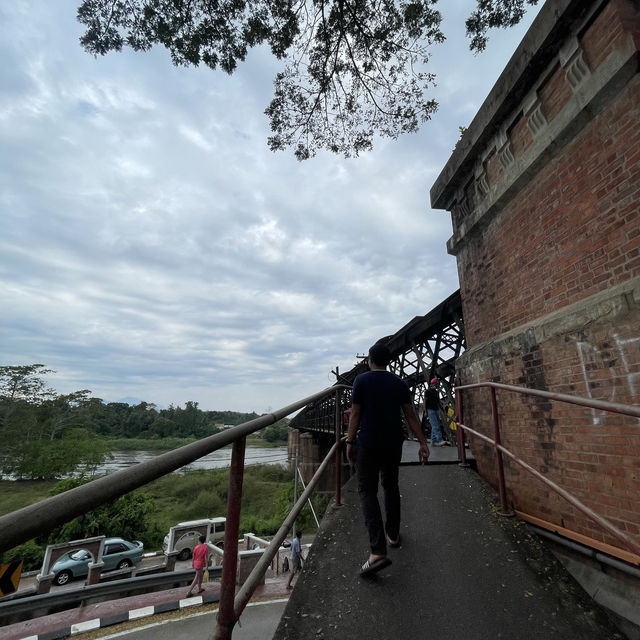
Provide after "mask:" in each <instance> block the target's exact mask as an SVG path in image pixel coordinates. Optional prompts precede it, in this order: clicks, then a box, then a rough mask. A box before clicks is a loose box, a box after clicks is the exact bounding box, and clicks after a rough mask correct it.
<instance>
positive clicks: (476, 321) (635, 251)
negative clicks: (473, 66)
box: [457, 0, 640, 547]
mask: <svg viewBox="0 0 640 640" xmlns="http://www.w3.org/2000/svg"><path fill="white" fill-rule="evenodd" d="M639 34H640V26H639V19H638V13H637V10H636V9H634V8H633V7H632V6H631V4H630V3H629V2H627V1H626V0H612V1H611V2H610V3H609V4H608V5H607V6H605V7H604V9H603V10H602V11H601V12H600V14H599V15H598V16H596V18H595V20H594V21H593V22H592V23H591V24H590V25H589V26H588V27H587V28H586V29H585V31H584V33H583V34H582V36H581V44H582V47H583V50H584V58H585V61H586V62H587V64H588V65H589V67H590V69H591V70H592V71H596V70H597V68H598V66H599V65H601V64H602V63H603V62H604V61H605V60H606V57H607V56H608V55H609V54H610V53H611V52H612V51H614V50H615V49H616V47H619V46H622V43H624V42H626V43H628V42H629V39H630V38H632V39H634V40H635V42H640V37H639ZM572 95H573V94H572V91H571V89H570V87H569V85H568V84H567V81H566V79H565V76H564V71H563V70H562V69H561V68H560V67H558V68H556V69H555V70H553V72H552V73H551V74H550V75H549V78H548V79H547V81H546V82H545V84H544V85H543V86H542V87H540V88H539V90H538V96H539V98H540V100H541V102H542V111H543V113H544V115H545V117H546V118H547V121H548V122H550V123H552V122H553V119H554V118H555V117H557V116H558V114H560V113H561V111H562V109H563V107H564V106H565V105H566V104H567V103H568V101H569V100H571V99H572ZM638 123H640V75H639V74H638V73H636V75H635V76H633V78H632V79H631V80H630V82H628V84H627V85H626V87H624V88H623V89H622V90H621V91H620V92H619V93H618V94H617V95H616V96H615V98H614V99H613V100H612V101H611V102H609V103H608V105H607V106H605V107H604V108H603V109H602V110H601V111H600V112H599V113H598V115H597V116H596V117H594V118H593V119H592V120H591V121H590V122H589V123H588V124H586V126H584V127H583V128H582V129H581V130H580V131H579V133H578V134H577V135H576V137H574V138H573V139H572V140H571V141H570V142H569V143H567V144H566V145H565V146H564V147H563V148H562V149H560V150H559V151H558V152H557V153H556V155H554V156H553V157H552V159H551V160H549V162H548V163H547V165H546V166H544V167H543V168H542V169H540V170H539V171H538V173H537V174H536V175H535V177H533V178H532V179H531V180H530V181H529V182H528V183H527V184H526V186H525V187H523V188H522V190H521V191H520V192H519V193H518V194H517V195H516V196H515V197H514V198H513V199H512V200H511V201H510V202H509V203H508V204H507V205H506V207H505V208H504V209H503V210H502V211H500V212H499V213H497V214H496V215H495V216H494V217H493V218H492V219H491V220H490V222H488V223H487V224H485V225H482V228H481V229H479V230H478V231H476V232H475V233H472V234H469V235H468V236H466V237H465V238H464V240H463V242H461V243H460V245H459V248H458V249H457V259H458V270H459V276H460V283H461V293H462V301H463V307H464V319H465V335H466V339H467V344H468V347H469V351H468V352H467V353H466V354H464V355H463V357H462V358H461V360H460V366H459V368H458V371H459V374H460V375H461V377H462V381H463V383H470V382H477V381H483V380H493V381H497V382H503V383H507V384H516V385H521V386H526V387H533V388H537V389H547V390H552V391H555V392H560V393H567V394H570V395H577V396H582V397H590V398H595V399H600V400H607V401H613V402H620V403H628V404H636V405H637V404H638V403H639V402H640V295H638V284H637V283H638V280H637V279H638V278H640V126H639V125H638ZM509 137H510V141H511V145H512V149H513V153H514V156H515V158H516V162H518V159H519V158H521V157H522V155H523V153H524V152H525V151H526V149H527V148H528V147H529V146H530V145H532V144H535V143H537V142H536V140H535V139H534V137H533V136H532V134H531V132H530V131H529V130H528V128H527V126H526V120H525V118H524V117H522V116H521V117H520V118H519V119H516V121H515V124H514V126H513V127H512V128H511V130H510V132H509ZM485 168H486V170H487V177H488V179H489V182H490V185H492V184H495V183H496V182H497V181H498V180H499V179H500V178H501V175H502V173H501V170H500V168H499V167H498V165H497V164H496V163H495V157H492V158H489V161H488V163H487V164H486V165H485ZM625 284H626V285H628V288H629V291H631V290H635V296H636V297H635V299H634V298H633V295H632V294H631V293H627V294H626V298H625V296H620V298H619V300H618V302H610V303H603V305H604V306H603V307H602V308H599V311H598V313H593V314H589V313H588V312H585V313H584V320H583V321H582V320H581V317H582V316H580V311H579V310H578V311H577V310H576V309H579V308H581V307H588V305H589V304H592V305H595V304H596V302H595V301H594V297H597V294H601V295H606V292H607V291H609V290H610V289H612V288H613V287H618V290H619V289H620V287H624V286H625ZM634 287H635V289H634ZM620 300H623V301H624V300H626V303H625V302H620ZM589 301H591V302H589ZM607 305H609V306H607ZM594 308H595V306H594ZM582 310H583V311H584V308H583V309H582ZM587 311H588V310H587ZM571 314H573V316H572V317H571V321H569V320H568V318H569V317H570V316H571ZM545 323H546V324H545ZM563 323H564V324H563ZM543 324H544V327H545V328H544V329H541V328H540V327H541V325H543ZM523 327H524V328H523ZM509 332H511V333H509ZM463 399H464V404H465V416H467V418H468V419H466V420H465V423H466V424H468V425H469V426H471V427H472V428H474V429H477V430H479V431H481V432H483V433H486V434H487V435H489V436H491V435H492V434H493V425H492V419H491V406H490V402H489V392H488V391H487V390H477V391H470V392H465V394H464V396H463ZM498 399H499V405H500V416H501V421H502V426H503V430H502V439H503V444H505V446H506V447H507V448H509V449H510V450H512V451H514V452H515V453H516V454H517V455H518V456H520V457H522V458H523V459H524V460H525V461H526V462H527V463H529V464H530V465H532V466H533V467H534V468H536V469H538V470H540V471H542V472H543V473H545V474H546V475H547V476H548V478H549V479H551V480H553V481H555V482H557V483H558V484H560V485H561V486H562V487H563V488H565V489H567V490H568V491H569V492H571V493H573V494H574V495H575V496H576V497H577V498H578V499H580V500H581V501H583V502H584V503H586V504H587V506H589V507H590V508H592V509H594V510H595V511H596V512H597V513H599V514H601V515H602V516H604V517H605V518H608V519H610V520H611V521H612V523H613V524H615V525H616V526H618V527H619V528H620V529H621V530H623V531H624V532H626V533H627V534H629V535H631V536H635V538H636V540H637V541H638V542H640V539H639V538H638V536H640V500H639V499H638V496H640V420H638V419H636V418H628V417H622V416H619V415H617V414H609V415H605V414H603V413H601V412H599V411H593V410H591V409H584V408H580V407H576V406H575V405H564V404H559V403H557V402H553V403H550V402H548V401H543V400H540V399H532V398H527V397H523V396H519V395H515V394H511V393H506V392H498ZM472 448H473V452H474V454H475V455H476V458H477V459H478V465H479V470H480V471H481V473H482V474H483V476H485V477H486V478H487V479H488V480H490V481H491V482H492V483H493V484H496V470H495V456H494V452H493V449H492V448H491V447H490V446H488V445H486V444H484V443H483V442H482V441H480V440H478V439H476V441H472ZM505 464H506V476H507V486H508V497H509V500H510V501H511V502H512V503H513V504H514V506H515V507H516V508H517V509H519V510H522V511H525V512H528V513H531V514H532V515H536V516H538V517H540V518H544V519H546V520H550V521H552V522H555V523H556V524H558V525H560V526H564V527H567V528H569V529H573V530H575V531H577V532H580V533H583V534H585V535H588V536H590V537H592V538H595V539H599V540H603V541H604V542H608V543H610V544H613V545H615V546H619V547H620V546H621V544H620V542H618V541H616V540H615V539H614V538H612V537H611V536H609V535H608V534H605V533H604V532H603V530H602V529H601V528H600V527H599V526H598V525H596V524H594V523H592V522H591V521H590V520H589V519H588V518H587V517H586V516H584V515H583V514H581V513H580V512H579V511H577V510H576V509H575V508H573V507H571V506H570V505H569V504H568V503H567V502H566V501H565V500H564V499H562V498H559V497H558V496H556V494H554V493H553V492H552V491H550V490H548V489H546V488H545V487H544V485H543V484H541V483H539V482H538V481H536V480H535V479H533V477H532V476H531V475H529V474H528V473H527V472H526V471H525V470H523V469H522V468H521V467H519V466H517V465H515V464H514V463H512V462H509V461H508V460H507V461H506V462H505Z"/></svg>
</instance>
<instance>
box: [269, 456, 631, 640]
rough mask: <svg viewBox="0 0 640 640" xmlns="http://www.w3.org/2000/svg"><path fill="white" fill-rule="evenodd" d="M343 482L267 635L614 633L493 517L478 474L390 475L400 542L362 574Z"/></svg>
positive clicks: (518, 526)
mask: <svg viewBox="0 0 640 640" xmlns="http://www.w3.org/2000/svg"><path fill="white" fill-rule="evenodd" d="M443 449H444V448H443ZM355 480H356V479H355V478H351V480H350V481H349V482H348V483H347V485H346V486H345V488H344V490H343V494H342V495H343V506H341V507H338V508H334V509H333V511H332V513H330V514H327V516H325V519H324V522H323V528H322V530H321V531H320V532H319V534H318V535H317V536H316V540H315V543H314V545H313V548H312V550H311V553H310V556H309V559H308V561H307V563H306V566H305V568H304V570H303V572H302V574H301V576H300V579H299V582H298V584H297V585H296V587H295V589H294V590H293V593H292V596H291V598H290V599H289V603H288V605H287V608H286V610H285V613H284V616H283V618H282V620H281V622H280V625H279V627H278V629H277V631H276V633H275V634H274V636H273V640H300V639H301V638H305V639H315V640H345V639H348V638H366V640H394V639H398V640H404V639H407V640H409V639H411V640H413V639H418V638H433V639H438V640H486V639H489V638H490V639H492V640H494V639H498V638H504V639H506V640H513V639H514V638H517V639H518V640H543V639H544V640H556V639H557V640H573V639H580V640H595V639H599V640H605V639H606V640H613V639H615V638H623V637H624V636H622V635H621V634H620V633H619V632H618V631H617V629H616V628H615V627H614V626H613V625H612V624H611V623H610V622H609V620H608V618H607V617H606V616H605V615H604V613H602V612H601V610H600V609H598V607H597V606H596V605H595V604H594V603H593V601H592V600H591V599H590V598H588V597H587V596H586V594H585V593H584V591H583V590H582V589H581V588H580V587H579V585H578V584H577V583H576V582H575V581H574V580H573V578H571V576H570V575H569V574H568V573H567V572H566V570H565V569H564V568H563V567H562V565H561V564H560V563H559V562H558V561H557V560H556V559H555V558H554V557H553V555H552V554H551V553H550V552H548V551H547V550H546V548H545V547H543V546H542V545H541V543H540V542H538V541H537V540H536V539H535V538H534V537H532V536H531V535H530V534H529V533H528V532H527V530H526V528H525V526H524V525H523V524H522V523H521V522H519V521H518V520H516V519H513V518H503V517H501V516H498V515H496V509H495V507H494V505H495V504H496V502H497V500H496V496H495V494H494V493H493V492H492V491H491V490H490V488H488V486H487V485H486V484H485V483H484V482H483V481H482V480H481V479H480V478H479V476H478V475H477V474H476V473H475V472H474V471H472V470H470V469H463V468H461V467H459V466H458V465H456V464H448V465H447V464H431V463H430V464H429V465H427V466H406V467H403V468H402V469H401V493H402V499H403V507H402V508H403V523H402V527H401V535H402V547H401V548H400V549H390V550H389V557H390V558H391V559H392V561H393V564H392V565H391V566H390V567H388V568H387V569H385V570H383V571H381V572H380V573H379V574H377V575H376V576H375V577H373V578H370V579H363V578H362V577H360V575H359V567H360V565H361V564H362V563H363V562H364V561H365V560H366V558H367V556H368V543H367V539H366V533H365V529H364V524H363V521H362V517H361V514H360V507H359V500H358V496H357V491H356V482H355Z"/></svg>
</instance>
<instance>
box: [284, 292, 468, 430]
mask: <svg viewBox="0 0 640 640" xmlns="http://www.w3.org/2000/svg"><path fill="white" fill-rule="evenodd" d="M376 342H385V344H386V345H387V346H388V347H389V349H390V351H391V355H392V360H391V363H390V364H389V370H390V371H392V372H393V373H395V374H396V375H398V376H399V377H400V378H402V379H403V380H404V381H405V382H406V383H407V385H408V386H409V388H410V389H411V392H412V394H413V402H414V405H415V407H416V408H417V409H418V410H419V411H420V413H421V408H422V407H423V403H424V394H425V389H426V387H427V386H428V384H429V380H431V378H433V377H437V378H438V379H439V380H440V381H441V384H440V400H441V403H442V405H443V406H444V407H446V406H451V407H454V406H455V405H454V396H455V394H454V390H453V389H454V378H455V362H456V360H457V358H458V357H459V356H460V354H461V353H462V352H463V351H464V349H465V345H466V343H465V338H464V323H463V317H462V302H461V299H460V290H458V291H456V292H455V293H453V294H452V295H451V296H449V297H448V298H447V299H446V300H444V301H443V302H441V303H440V304H439V305H438V306H437V307H435V308H434V309H432V310H431V311H429V313H427V314H425V315H424V316H416V317H415V318H413V319H412V320H411V321H410V322H408V323H407V324H406V325H404V326H403V327H402V328H401V329H399V330H398V331H397V332H396V333H394V334H393V335H390V336H386V337H384V338H380V339H379V340H377V341H376ZM364 371H367V364H366V361H365V360H364V359H362V360H361V361H360V362H358V363H357V364H356V365H355V366H354V367H353V368H352V369H351V370H350V371H348V372H346V373H340V374H338V375H337V382H336V384H348V385H352V384H353V381H354V380H355V379H356V376H357V375H358V374H360V373H363V372H364ZM334 373H337V372H334ZM350 405H351V394H350V393H349V392H348V391H346V392H345V391H344V390H343V392H342V394H341V412H342V413H343V412H344V411H346V410H347V409H348V408H349V406H350ZM334 423H335V396H331V397H329V398H325V399H324V400H323V401H322V402H320V403H315V404H312V405H308V406H307V407H305V408H304V409H303V410H302V411H301V412H300V413H299V414H298V415H297V416H296V417H295V418H294V419H293V420H292V421H291V425H290V426H291V427H292V428H294V429H300V430H303V431H316V432H318V431H321V432H326V433H334V432H335V430H334V429H335V428H334Z"/></svg>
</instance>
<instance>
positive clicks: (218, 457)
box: [95, 445, 287, 475]
mask: <svg viewBox="0 0 640 640" xmlns="http://www.w3.org/2000/svg"><path fill="white" fill-rule="evenodd" d="M159 455H161V452H156V451H114V452H113V459H112V460H107V461H105V462H104V463H103V464H101V465H100V466H99V467H98V468H97V469H96V471H95V473H96V474H97V475H102V474H105V473H113V472H114V471H119V470H120V469H126V468H127V467H132V466H133V465H134V464H138V463H139V462H145V461H146V460H151V459H152V458H155V457H156V456H159ZM230 464H231V447H225V448H224V449H218V450H217V451H214V452H213V453H210V454H208V455H206V456H204V457H202V458H199V459H198V460H196V461H195V462H192V463H191V464H189V465H187V466H186V467H182V468H180V469H178V470H177V471H176V472H175V473H184V472H185V471H195V470H196V469H220V468H224V467H228V466H229V465H230ZM254 464H279V465H282V466H286V464H287V447H286V446H282V447H272V448H265V447H253V446H251V445H247V447H246V452H245V466H249V465H254Z"/></svg>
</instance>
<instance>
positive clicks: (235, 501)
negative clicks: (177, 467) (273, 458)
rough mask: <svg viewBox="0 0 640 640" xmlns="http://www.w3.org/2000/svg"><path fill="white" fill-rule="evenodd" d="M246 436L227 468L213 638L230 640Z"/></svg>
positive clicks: (234, 618)
mask: <svg viewBox="0 0 640 640" xmlns="http://www.w3.org/2000/svg"><path fill="white" fill-rule="evenodd" d="M245 445H246V438H244V437H242V438H240V439H239V440H236V441H235V442H234V443H233V449H232V452H231V467H230V469H229V495H228V496H227V522H226V524H225V532H224V556H223V559H222V581H221V584H220V606H219V607H218V616H217V623H216V631H215V635H214V640H231V634H232V632H233V627H234V625H235V624H236V617H235V613H234V606H233V601H234V599H235V595H236V572H237V570H238V536H239V535H240V507H241V506H242V479H243V475H244V450H245Z"/></svg>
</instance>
